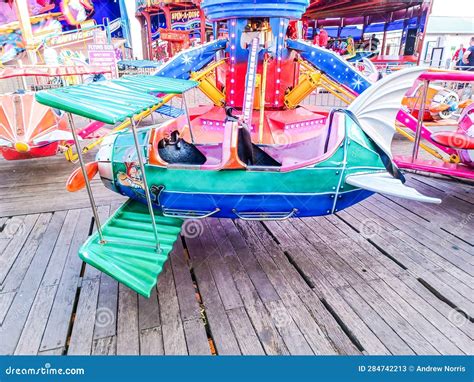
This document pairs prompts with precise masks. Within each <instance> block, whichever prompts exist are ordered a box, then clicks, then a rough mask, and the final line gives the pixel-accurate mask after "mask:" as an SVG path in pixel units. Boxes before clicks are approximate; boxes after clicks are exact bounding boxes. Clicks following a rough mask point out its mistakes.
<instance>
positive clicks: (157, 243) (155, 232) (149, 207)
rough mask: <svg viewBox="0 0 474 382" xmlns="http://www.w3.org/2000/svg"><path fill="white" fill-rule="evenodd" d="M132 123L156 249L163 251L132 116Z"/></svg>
mask: <svg viewBox="0 0 474 382" xmlns="http://www.w3.org/2000/svg"><path fill="white" fill-rule="evenodd" d="M130 125H131V128H132V133H133V140H134V141H135V149H136V150H137V158H138V164H139V166H140V171H141V173H142V181H143V188H144V191H145V196H146V203H147V205H148V212H149V213H150V217H151V225H152V227H153V234H154V235H155V241H156V251H157V252H161V248H160V241H159V239H158V232H157V229H156V221H155V212H154V211H153V204H152V202H151V196H150V189H149V188H148V183H147V181H146V174H145V164H144V162H143V153H142V151H141V149H140V142H139V141H138V134H137V125H136V123H135V120H134V119H133V118H130Z"/></svg>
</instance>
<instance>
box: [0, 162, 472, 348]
mask: <svg viewBox="0 0 474 382" xmlns="http://www.w3.org/2000/svg"><path fill="white" fill-rule="evenodd" d="M73 168H75V166H74V165H72V164H69V163H67V162H66V161H64V159H62V158H61V157H56V158H49V159H43V160H35V161H23V162H5V161H2V162H0V179H2V181H1V183H0V252H1V257H0V325H1V328H0V354H211V353H212V354H472V353H473V352H474V348H473V336H474V330H473V329H474V324H473V317H474V301H473V298H474V293H473V290H472V286H473V285H474V284H473V275H474V269H473V253H474V251H473V245H474V237H473V235H472V232H473V226H474V224H473V222H474V209H473V204H474V188H473V187H472V186H471V185H468V184H460V183H457V182H455V181H449V180H441V179H437V178H431V177H423V176H419V175H410V176H409V177H408V178H409V181H408V183H409V184H410V185H413V186H416V187H417V188H418V189H419V190H420V191H422V192H425V193H426V194H429V195H434V196H438V197H441V198H442V199H443V203H442V204H441V205H440V206H434V205H427V204H421V203H417V202H407V201H402V200H399V199H396V198H389V197H384V196H380V195H376V196H373V197H371V198H369V199H368V200H366V201H364V202H362V203H360V204H359V205H357V206H353V207H351V208H349V209H347V210H344V211H342V212H340V213H338V214H337V215H335V216H330V217H321V218H314V219H312V218H307V219H295V220H290V221H284V222H266V223H261V222H243V221H230V220H216V219H208V220H205V221H187V222H186V223H185V224H184V226H183V230H182V237H181V240H178V242H177V243H176V245H175V248H174V251H173V252H172V253H171V256H170V261H168V262H167V263H166V266H165V269H164V271H163V273H162V274H161V275H160V277H159V280H158V285H157V288H156V290H154V291H153V294H152V297H151V298H150V299H145V298H142V297H140V296H138V295H137V294H136V293H134V292H132V291H131V290H129V289H128V288H126V287H124V286H123V285H119V284H118V283H117V282H116V281H114V280H113V279H111V278H110V277H108V276H106V275H104V274H102V273H100V272H98V271H97V270H95V269H93V268H91V267H89V266H86V265H85V264H84V263H83V262H82V261H81V260H80V259H79V258H78V256H77V252H78V248H79V247H80V245H81V244H82V243H83V242H84V240H85V239H86V238H87V236H88V235H89V234H90V232H91V227H92V225H91V212H90V209H89V208H87V206H88V202H87V197H86V193H85V191H82V192H79V193H77V194H68V193H67V192H66V191H65V190H64V181H65V179H67V176H68V175H69V173H70V172H71V171H72V170H73ZM94 191H96V196H97V204H98V205H99V212H100V214H101V216H102V217H103V218H105V217H106V216H108V215H109V214H111V213H112V212H113V211H114V210H115V209H116V208H117V207H118V206H119V205H120V203H121V202H122V201H123V199H122V198H121V197H120V196H118V195H116V194H113V193H111V192H109V191H107V190H106V189H105V188H104V187H102V186H101V185H99V184H98V182H97V181H94Z"/></svg>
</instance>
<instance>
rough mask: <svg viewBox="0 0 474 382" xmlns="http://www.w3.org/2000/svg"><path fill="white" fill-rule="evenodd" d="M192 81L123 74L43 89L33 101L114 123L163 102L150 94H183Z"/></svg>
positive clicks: (190, 86)
mask: <svg viewBox="0 0 474 382" xmlns="http://www.w3.org/2000/svg"><path fill="white" fill-rule="evenodd" d="M197 85H198V83H197V82H195V81H187V80H180V79H174V78H167V77H158V76H146V75H139V76H124V77H122V78H120V79H116V80H109V81H100V82H95V83H92V84H87V85H77V86H68V87H64V88H58V89H49V90H42V91H39V92H37V93H36V100H37V101H38V102H39V103H41V104H43V105H46V106H50V107H53V108H56V109H60V110H63V111H65V112H68V113H73V114H76V115H80V116H82V117H86V118H90V119H93V120H95V121H100V122H104V123H107V124H111V125H113V124H116V123H117V122H122V121H124V120H125V119H127V118H131V117H133V116H134V115H135V114H138V113H141V112H142V111H145V110H147V109H149V108H151V107H153V106H155V105H158V104H159V103H161V102H162V99H161V98H158V97H156V96H155V95H153V94H157V93H160V94H163V93H165V94H182V93H183V92H185V91H187V90H189V89H192V88H194V87H196V86H197Z"/></svg>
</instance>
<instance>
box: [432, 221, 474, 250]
mask: <svg viewBox="0 0 474 382" xmlns="http://www.w3.org/2000/svg"><path fill="white" fill-rule="evenodd" d="M466 220H468V221H469V220H470V219H468V218H466ZM439 228H440V229H441V230H442V231H444V232H446V233H448V234H450V235H451V236H453V237H455V238H456V239H458V240H461V241H462V242H463V243H466V244H467V245H470V246H471V247H472V246H473V245H472V244H471V243H469V242H468V241H466V240H464V239H463V238H462V237H460V236H458V235H456V234H455V233H453V232H450V231H448V230H447V229H446V228H444V227H439Z"/></svg>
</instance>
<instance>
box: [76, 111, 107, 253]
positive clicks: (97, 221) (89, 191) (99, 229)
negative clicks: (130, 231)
mask: <svg viewBox="0 0 474 382" xmlns="http://www.w3.org/2000/svg"><path fill="white" fill-rule="evenodd" d="M67 117H68V120H69V126H70V127H71V132H72V136H73V138H74V142H75V144H76V148H77V157H78V159H79V164H80V165H81V170H82V176H84V180H85V182H86V189H87V194H88V195H89V202H90V204H91V208H92V213H93V215H94V220H95V225H96V227H97V233H98V234H99V240H100V244H104V243H105V240H104V235H103V234H102V226H101V224H100V219H99V213H98V212H97V206H96V204H95V200H94V195H93V194H92V188H91V184H90V182H89V178H88V176H87V170H86V165H85V163H84V159H83V157H82V147H81V143H80V142H79V137H78V136H77V133H76V126H75V125H74V120H73V118H72V115H71V113H67Z"/></svg>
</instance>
